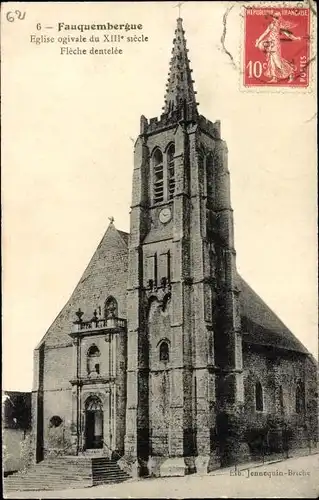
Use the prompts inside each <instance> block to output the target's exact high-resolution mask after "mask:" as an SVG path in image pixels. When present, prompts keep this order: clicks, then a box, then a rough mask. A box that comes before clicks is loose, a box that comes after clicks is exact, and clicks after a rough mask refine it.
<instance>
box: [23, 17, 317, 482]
mask: <svg viewBox="0 0 319 500" xmlns="http://www.w3.org/2000/svg"><path fill="white" fill-rule="evenodd" d="M195 94H196V93H195V91H194V88H193V80H192V75H191V69H190V66H189V59H188V51H187V49H186V41H185V37H184V30H183V26H182V20H181V19H178V20H177V28H176V31H175V39H174V42H173V50H172V59H171V63H170V71H169V80H168V84H167V91H166V98H165V105H164V108H163V113H162V115H161V117H160V118H159V119H157V118H152V119H150V120H147V119H146V118H145V117H144V116H142V117H141V120H140V135H139V137H138V139H137V141H136V143H135V149H134V170H133V187H132V204H131V212H130V234H127V233H124V232H122V231H119V230H117V229H116V227H115V225H114V223H113V222H112V221H111V223H110V224H109V227H108V229H107V231H106V233H105V235H104V237H103V239H102V241H101V242H100V244H99V246H98V248H97V250H96V252H95V254H94V255H93V257H92V259H91V261H90V263H89V265H88V267H87V268H86V270H85V272H84V274H83V276H82V277H81V279H80V281H79V283H78V285H77V286H76V288H75V290H74V292H73V293H72V295H71V297H70V299H69V300H68V302H67V304H66V305H65V307H64V308H63V309H62V311H61V312H60V314H59V315H58V316H57V318H56V320H55V321H54V322H53V324H52V325H51V327H50V328H49V330H48V331H47V333H46V335H45V336H44V337H43V339H42V340H41V342H40V344H39V346H38V347H37V348H36V349H35V352H34V386H33V393H32V398H33V399H32V419H33V425H32V427H33V446H34V456H35V460H36V461H41V460H43V459H44V458H46V457H49V456H52V455H55V454H60V455H61V454H65V455H81V456H82V455H83V454H86V453H90V452H92V450H93V452H94V453H101V454H104V455H106V456H109V457H115V458H120V457H121V459H120V462H121V461H122V463H125V464H126V466H130V470H131V472H132V474H138V475H143V474H155V475H173V474H187V473H190V472H194V471H196V470H197V471H200V470H205V471H209V470H211V469H213V468H215V467H218V466H219V465H220V464H226V463H232V461H234V460H244V459H245V458H247V457H248V456H251V455H252V454H254V453H258V452H259V451H260V447H259V448H258V439H260V437H261V436H265V435H266V434H265V432H266V430H267V436H266V437H267V439H266V440H267V443H268V445H269V439H270V441H271V439H273V441H274V443H275V445H274V446H276V445H278V443H279V441H280V439H282V436H283V429H286V430H287V429H288V430H289V432H290V434H289V433H287V432H286V435H287V436H288V434H289V436H290V437H289V439H290V441H291V446H303V445H305V443H306V444H307V443H309V440H310V441H311V443H314V442H316V436H317V423H318V420H317V379H316V373H317V366H316V362H315V360H314V359H313V358H312V356H311V355H310V354H309V353H308V352H307V350H306V349H305V347H304V346H303V345H302V344H301V343H300V342H299V341H298V340H297V338H296V337H295V336H294V335H293V334H292V333H291V332H290V331H289V330H288V328H287V327H286V326H285V325H284V324H283V323H282V322H281V321H280V320H279V318H278V317H277V316H275V314H274V313H273V312H272V311H271V310H270V309H269V308H268V307H267V305H266V304H265V303H264V302H263V301H262V300H261V299H260V298H259V297H258V295H257V294H256V293H255V292H254V291H253V290H252V289H251V288H250V287H249V285H248V284H247V283H246V282H245V281H244V280H243V279H242V278H241V277H240V276H239V274H238V273H237V270H236V251H235V246H234V235H233V211H232V208H231V203H230V180H229V170H228V166H227V146H226V143H225V142H224V141H223V140H222V139H221V131H220V123H219V122H215V123H212V122H211V121H209V120H208V119H206V118H205V117H203V116H202V115H199V113H198V108H197V103H196V98H195ZM276 433H277V434H276ZM287 439H288V438H287ZM234 443H237V445H235V444H234Z"/></svg>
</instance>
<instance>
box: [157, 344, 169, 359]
mask: <svg viewBox="0 0 319 500" xmlns="http://www.w3.org/2000/svg"><path fill="white" fill-rule="evenodd" d="M159 358H160V361H164V362H167V361H169V345H168V343H167V342H165V341H164V342H162V343H161V344H160V349H159Z"/></svg>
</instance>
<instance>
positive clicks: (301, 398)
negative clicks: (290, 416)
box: [296, 380, 305, 413]
mask: <svg viewBox="0 0 319 500" xmlns="http://www.w3.org/2000/svg"><path fill="white" fill-rule="evenodd" d="M304 409H305V387H304V384H303V383H302V382H301V380H299V381H298V382H297V386H296V413H302V412H303V411H304Z"/></svg>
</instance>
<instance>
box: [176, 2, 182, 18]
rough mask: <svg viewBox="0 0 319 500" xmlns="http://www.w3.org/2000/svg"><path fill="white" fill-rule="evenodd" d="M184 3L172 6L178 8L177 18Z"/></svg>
mask: <svg viewBox="0 0 319 500" xmlns="http://www.w3.org/2000/svg"><path fill="white" fill-rule="evenodd" d="M184 3H185V2H178V4H177V5H175V6H174V7H175V8H176V7H178V17H181V7H182V5H183V4H184Z"/></svg>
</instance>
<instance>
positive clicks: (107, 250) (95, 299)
mask: <svg viewBox="0 0 319 500" xmlns="http://www.w3.org/2000/svg"><path fill="white" fill-rule="evenodd" d="M128 237H129V235H128V233H125V232H124V231H119V230H118V229H116V227H115V226H114V224H113V223H112V222H111V223H110V224H109V226H108V228H107V230H106V232H105V234H104V236H103V238H102V239H101V241H100V243H99V245H98V247H97V249H96V251H95V252H94V254H93V257H92V258H91V260H90V262H89V264H88V266H87V268H86V269H85V271H84V273H83V275H82V277H81V279H80V281H79V282H78V284H77V285H76V287H75V289H74V291H73V293H72V295H71V296H70V298H69V300H68V301H67V303H66V304H65V306H64V307H63V309H62V310H61V312H60V313H59V314H58V316H57V317H56V319H55V320H54V321H53V323H52V325H51V326H50V328H49V329H48V331H47V332H46V334H45V335H44V337H43V338H42V339H41V341H40V343H39V344H38V345H37V349H39V347H40V345H41V344H42V343H43V342H44V341H45V342H46V346H47V347H50V346H51V347H57V346H63V345H64V346H65V345H68V344H71V339H70V337H69V335H68V334H69V333H70V331H71V328H72V325H73V322H74V321H75V319H76V316H75V312H76V311H77V310H78V309H79V307H80V308H81V310H82V311H83V312H84V316H83V318H82V319H83V320H90V319H91V318H92V315H93V311H94V309H95V308H96V307H97V306H98V305H99V304H104V302H105V299H106V298H107V296H108V295H112V294H113V293H114V289H116V291H117V293H116V295H117V298H119V299H122V300H121V301H120V303H119V306H120V305H121V304H122V303H123V302H124V301H125V298H124V299H123V297H125V296H126V284H125V285H124V287H122V288H123V289H121V290H120V291H118V284H117V282H118V280H119V278H120V276H123V275H125V273H126V269H127V258H128ZM124 279H125V281H124V283H126V275H125V278H124ZM121 314H122V317H124V314H123V312H122V311H121Z"/></svg>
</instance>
